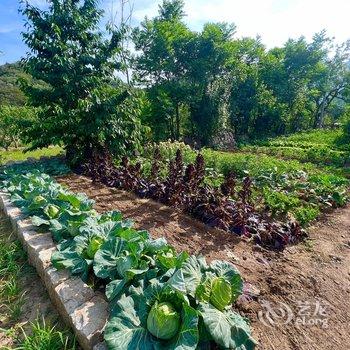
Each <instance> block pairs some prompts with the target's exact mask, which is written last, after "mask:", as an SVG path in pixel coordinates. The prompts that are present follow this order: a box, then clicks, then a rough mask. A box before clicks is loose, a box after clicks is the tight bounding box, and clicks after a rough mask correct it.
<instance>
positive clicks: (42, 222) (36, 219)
mask: <svg viewBox="0 0 350 350" xmlns="http://www.w3.org/2000/svg"><path fill="white" fill-rule="evenodd" d="M32 224H33V225H34V226H37V227H39V226H50V221H49V220H45V219H42V218H41V217H39V216H36V215H34V216H32Z"/></svg>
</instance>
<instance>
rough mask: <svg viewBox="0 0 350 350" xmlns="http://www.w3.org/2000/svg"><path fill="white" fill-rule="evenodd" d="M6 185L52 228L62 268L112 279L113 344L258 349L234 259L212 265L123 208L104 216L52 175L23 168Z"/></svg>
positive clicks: (109, 336)
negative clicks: (242, 307) (206, 289)
mask: <svg viewBox="0 0 350 350" xmlns="http://www.w3.org/2000/svg"><path fill="white" fill-rule="evenodd" d="M3 186H4V187H5V188H6V189H7V191H8V192H9V193H10V194H11V200H12V201H13V202H14V203H15V205H17V206H19V207H20V208H21V209H22V212H23V213H24V214H25V215H35V216H32V222H33V224H34V225H37V226H40V227H42V228H44V229H45V231H47V230H50V231H51V233H52V234H53V236H54V238H55V239H56V241H58V245H57V252H55V253H54V254H53V255H52V263H53V265H54V266H55V267H56V268H57V269H63V268H68V269H69V270H70V271H71V273H72V274H76V275H80V276H81V277H82V278H83V279H84V280H87V279H88V277H89V276H90V278H91V275H92V276H94V277H97V278H99V279H100V281H103V282H104V283H105V284H106V297H107V299H108V300H109V301H110V303H111V304H110V306H111V315H110V320H109V322H108V324H107V327H106V330H105V340H106V342H107V344H108V347H109V349H112V350H113V349H120V350H121V349H123V350H124V349H130V350H131V349H134V348H135V347H137V346H138V345H137V344H142V347H143V348H144V349H154V350H155V349H178V348H186V349H188V350H191V349H193V350H195V349H196V348H197V346H199V347H201V346H202V345H203V346H204V345H210V344H208V342H210V343H211V344H212V346H214V344H215V343H216V344H218V345H221V346H226V345H227V344H229V347H232V346H235V347H242V348H243V346H245V347H246V349H254V347H255V344H256V343H255V341H254V340H253V338H252V337H251V333H250V330H249V326H248V325H247V323H246V322H245V321H244V320H243V319H242V318H241V317H240V316H239V315H238V314H236V313H234V312H233V311H232V305H233V303H234V302H235V301H236V299H237V298H238V296H239V295H241V294H242V292H243V282H242V278H241V276H240V274H239V272H238V270H236V268H235V267H234V266H233V265H232V264H230V263H228V262H225V261H213V262H212V263H211V264H210V265H208V264H207V263H206V261H205V259H204V258H202V257H200V258H197V257H195V256H191V257H189V256H188V254H187V253H184V252H183V253H180V254H177V253H176V252H175V250H174V248H173V247H171V246H170V245H168V244H167V242H166V240H165V239H163V238H160V239H156V240H154V239H152V238H150V237H149V234H148V232H146V231H138V230H136V229H134V228H133V224H132V223H131V222H130V221H127V220H122V216H121V214H120V213H118V212H109V213H105V214H101V215H98V214H97V213H96V212H95V211H94V210H93V209H92V205H93V202H92V201H91V200H89V199H88V198H86V197H85V196H84V195H81V194H78V195H76V194H74V193H71V192H69V191H67V190H66V189H64V188H63V187H62V186H61V185H59V184H57V183H56V182H55V181H53V179H52V178H50V177H49V176H47V175H45V174H41V175H40V174H38V173H32V174H31V173H28V174H25V175H22V174H21V175H15V176H13V177H11V178H10V179H8V180H6V181H5V182H3ZM208 280H209V281H210V296H209V299H204V298H202V297H201V296H200V293H199V292H198V291H197V289H200V288H201V287H200V286H201V285H202V284H205V283H206V281H208ZM223 286H224V287H225V288H223ZM216 307H218V309H217V308H216ZM204 328H206V329H207V332H209V335H210V336H209V337H208V334H207V332H205V331H204ZM50 341H51V339H50ZM44 344H45V342H44ZM54 344H55V343H53V344H51V343H50V345H51V346H54Z"/></svg>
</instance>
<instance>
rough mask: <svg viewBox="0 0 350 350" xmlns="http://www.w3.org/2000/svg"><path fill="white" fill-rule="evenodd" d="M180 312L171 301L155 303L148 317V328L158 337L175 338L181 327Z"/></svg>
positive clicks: (164, 338)
mask: <svg viewBox="0 0 350 350" xmlns="http://www.w3.org/2000/svg"><path fill="white" fill-rule="evenodd" d="M180 322H181V318H180V314H179V313H178V312H177V311H176V310H175V309H174V307H173V306H172V305H171V304H170V303H160V304H157V303H156V304H154V305H153V307H152V309H151V311H150V313H149V314H148V318H147V329H148V331H149V332H150V333H151V334H152V335H154V336H155V337H156V338H159V339H163V340H168V339H171V338H173V337H174V336H175V335H176V333H177V332H178V331H179V328H180Z"/></svg>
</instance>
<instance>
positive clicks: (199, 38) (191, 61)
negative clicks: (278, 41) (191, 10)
mask: <svg viewBox="0 0 350 350" xmlns="http://www.w3.org/2000/svg"><path fill="white" fill-rule="evenodd" d="M184 15H185V14H184V3H183V1H179V0H172V1H164V2H163V5H161V6H160V8H159V15H158V16H156V17H154V18H153V19H148V18H146V19H145V20H144V22H142V23H141V26H140V27H138V28H136V29H135V30H134V36H133V40H134V43H135V47H136V50H137V52H138V55H137V56H136V60H135V62H136V64H135V66H134V70H135V76H134V78H135V80H136V81H137V82H138V83H140V84H141V85H142V86H146V91H147V97H148V106H147V113H146V115H145V122H146V123H147V125H149V126H150V127H151V128H152V130H153V138H154V140H155V141H162V140H166V139H169V138H170V139H172V140H179V139H184V138H186V139H188V140H190V141H191V142H192V143H195V144H197V145H198V144H199V145H201V146H203V145H204V146H208V145H210V144H211V142H213V141H215V138H214V136H215V134H217V133H218V132H219V131H220V130H234V131H235V133H236V137H237V138H240V139H242V140H244V139H246V138H249V139H261V138H262V137H267V136H276V135H283V134H286V133H291V132H296V131H298V130H307V129H310V128H313V127H315V128H316V127H318V128H320V127H323V126H325V125H326V123H328V124H329V125H333V124H334V123H336V122H337V121H338V120H339V118H340V116H341V115H342V114H343V113H344V111H345V110H346V106H347V105H348V103H349V101H350V100H349V98H350V90H349V86H350V85H349V82H350V70H349V65H348V61H349V55H350V43H349V42H345V43H343V44H339V45H336V44H335V43H334V40H333V39H330V38H328V37H327V36H326V34H325V32H324V31H322V32H320V33H317V34H315V35H314V37H313V38H312V40H311V41H310V42H308V41H307V40H306V39H305V38H304V37H300V38H299V39H296V40H292V39H290V40H288V41H287V42H286V43H285V44H284V45H283V46H282V47H277V48H273V49H271V50H267V49H266V48H265V47H264V45H263V44H262V42H261V40H260V39H252V38H243V39H236V38H234V34H235V26H234V25H233V24H227V23H208V24H205V25H204V27H203V29H202V30H201V31H200V32H195V31H191V30H190V29H189V27H188V26H187V25H186V24H185V22H184V20H183V18H184Z"/></svg>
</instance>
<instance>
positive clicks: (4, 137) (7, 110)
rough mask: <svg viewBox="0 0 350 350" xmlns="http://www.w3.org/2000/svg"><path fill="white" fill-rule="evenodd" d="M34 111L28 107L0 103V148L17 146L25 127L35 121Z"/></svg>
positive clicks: (6, 148)
mask: <svg viewBox="0 0 350 350" xmlns="http://www.w3.org/2000/svg"><path fill="white" fill-rule="evenodd" d="M35 116H36V111H35V110H34V109H33V108H30V107H14V106H7V105H2V106H1V105H0V148H5V150H6V151H8V149H9V147H10V146H13V147H16V148H17V147H18V146H19V145H20V143H21V138H22V134H23V132H24V130H25V128H26V127H27V126H28V125H30V124H31V123H33V122H34V121H35Z"/></svg>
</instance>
